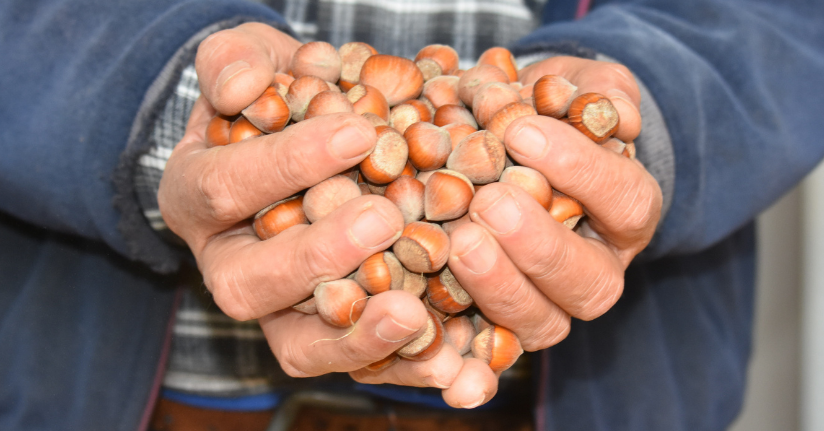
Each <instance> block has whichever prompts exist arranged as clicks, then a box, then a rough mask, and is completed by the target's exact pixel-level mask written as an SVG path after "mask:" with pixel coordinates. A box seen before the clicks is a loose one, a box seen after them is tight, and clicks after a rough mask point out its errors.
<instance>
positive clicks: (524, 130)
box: [504, 116, 662, 265]
mask: <svg viewBox="0 0 824 431" xmlns="http://www.w3.org/2000/svg"><path fill="white" fill-rule="evenodd" d="M504 141H505V143H506V146H507V150H508V152H509V154H510V155H511V156H512V157H513V158H514V159H515V161H516V162H518V163H520V164H522V165H525V166H529V167H531V168H534V169H537V170H538V171H540V172H541V173H542V174H544V176H546V178H547V179H548V180H549V183H550V184H552V187H554V188H556V189H558V190H560V191H561V192H563V193H566V194H568V195H570V196H572V197H574V198H576V199H578V200H580V201H581V203H582V204H583V205H584V207H585V208H586V211H587V213H588V214H589V215H591V220H590V225H591V227H592V228H593V229H595V230H596V231H597V232H598V233H600V234H601V236H602V237H603V238H604V239H605V240H606V241H607V242H609V243H610V244H611V245H613V246H614V247H615V248H616V252H618V253H619V255H620V258H621V261H622V262H624V264H625V265H628V264H629V261H630V260H632V258H633V257H634V256H635V255H636V254H637V253H638V252H640V251H641V250H642V249H643V248H644V247H645V246H646V245H647V243H648V242H649V240H650V239H651V238H652V234H653V233H654V232H655V228H656V226H657V224H658V219H659V218H660V217H661V202H662V197H661V188H660V187H659V186H658V183H657V182H656V181H655V179H654V178H653V177H652V175H650V174H649V173H648V172H647V171H646V170H645V169H644V168H643V167H642V166H641V165H640V164H638V163H635V161H633V160H629V159H627V158H626V157H623V156H621V155H619V154H615V153H613V152H611V151H609V150H607V149H605V148H602V147H600V146H598V145H594V144H593V143H592V142H591V141H590V140H589V139H587V138H586V137H584V136H583V135H582V134H580V133H578V131H576V130H575V129H573V128H572V127H569V126H568V125H566V124H563V123H561V122H559V121H557V120H555V119H552V118H548V117H540V116H529V117H523V118H520V119H518V120H516V121H514V122H513V123H512V125H510V127H509V128H508V129H507V133H506V135H505V136H504Z"/></svg>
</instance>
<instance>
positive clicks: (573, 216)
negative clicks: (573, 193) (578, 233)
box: [549, 189, 584, 229]
mask: <svg viewBox="0 0 824 431" xmlns="http://www.w3.org/2000/svg"><path fill="white" fill-rule="evenodd" d="M549 215H550V216H552V218H553V219H555V221H557V222H558V223H563V224H564V226H566V227H568V228H570V229H574V228H575V225H576V224H578V220H580V219H581V217H583V216H584V207H583V205H581V203H580V202H578V200H577V199H575V198H573V197H570V196H567V195H565V194H563V193H561V192H559V191H558V190H555V189H552V206H550V207H549Z"/></svg>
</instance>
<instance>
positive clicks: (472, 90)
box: [458, 64, 509, 106]
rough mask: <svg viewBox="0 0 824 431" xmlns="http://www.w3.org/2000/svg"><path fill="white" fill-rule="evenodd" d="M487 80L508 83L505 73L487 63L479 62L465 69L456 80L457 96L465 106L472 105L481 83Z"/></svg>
mask: <svg viewBox="0 0 824 431" xmlns="http://www.w3.org/2000/svg"><path fill="white" fill-rule="evenodd" d="M488 82H502V83H504V84H509V77H507V76H506V73H505V72H504V71H503V70H501V69H499V68H497V67H495V66H490V65H488V64H481V65H478V66H475V67H473V68H471V69H469V70H467V71H466V73H464V74H463V76H461V78H460V80H459V81H458V97H460V98H461V101H462V102H463V103H464V105H466V106H472V101H473V100H474V99H475V94H476V93H477V92H478V90H479V89H480V88H481V86H482V85H484V84H486V83H488Z"/></svg>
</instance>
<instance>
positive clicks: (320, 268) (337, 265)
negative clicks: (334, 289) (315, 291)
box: [296, 241, 347, 286]
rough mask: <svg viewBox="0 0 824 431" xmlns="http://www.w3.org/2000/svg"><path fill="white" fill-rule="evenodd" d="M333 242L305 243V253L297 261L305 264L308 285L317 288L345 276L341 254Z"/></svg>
mask: <svg viewBox="0 0 824 431" xmlns="http://www.w3.org/2000/svg"><path fill="white" fill-rule="evenodd" d="M332 243H333V241H304V242H303V244H304V247H303V252H302V253H300V256H299V259H297V260H296V261H298V262H303V263H304V265H306V267H305V274H306V277H307V284H309V285H312V286H316V285H318V284H319V283H322V282H324V281H330V280H334V279H337V278H340V277H341V276H343V275H345V274H346V273H347V271H345V270H343V268H342V264H341V260H342V257H341V255H340V253H338V252H337V250H336V249H335V247H334V246H333V245H332Z"/></svg>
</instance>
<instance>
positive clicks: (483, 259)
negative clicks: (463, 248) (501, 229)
mask: <svg viewBox="0 0 824 431" xmlns="http://www.w3.org/2000/svg"><path fill="white" fill-rule="evenodd" d="M458 259H459V260H460V261H461V263H462V264H463V265H464V266H465V267H466V268H467V269H468V270H470V271H472V272H474V273H475V274H484V273H486V272H487V271H489V270H490V269H492V266H494V265H495V262H496V261H497V260H498V254H497V253H496V252H495V249H494V248H493V247H492V246H491V244H490V243H489V240H487V238H486V235H485V234H483V233H482V234H481V238H480V240H479V241H478V242H477V243H476V244H475V245H474V246H473V247H472V248H471V249H469V251H467V252H466V253H464V254H462V255H460V256H458Z"/></svg>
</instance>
